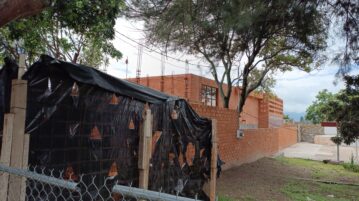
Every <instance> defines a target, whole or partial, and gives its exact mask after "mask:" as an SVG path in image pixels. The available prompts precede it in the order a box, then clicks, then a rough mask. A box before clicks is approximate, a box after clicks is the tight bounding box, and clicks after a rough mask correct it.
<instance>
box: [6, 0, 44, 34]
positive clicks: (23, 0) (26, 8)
mask: <svg viewBox="0 0 359 201" xmlns="http://www.w3.org/2000/svg"><path fill="white" fill-rule="evenodd" d="M47 6H48V1H47V0H0V27H2V26H4V25H6V24H7V23H9V22H11V21H13V20H16V19H20V18H24V17H27V16H31V15H35V14H38V13H40V12H41V11H42V10H43V9H44V8H45V7H47Z"/></svg>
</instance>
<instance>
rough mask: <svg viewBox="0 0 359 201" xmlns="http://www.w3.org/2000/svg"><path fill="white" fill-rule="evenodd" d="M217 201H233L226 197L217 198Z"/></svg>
mask: <svg viewBox="0 0 359 201" xmlns="http://www.w3.org/2000/svg"><path fill="white" fill-rule="evenodd" d="M218 201H234V200H233V199H232V198H229V197H227V196H221V195H220V196H218Z"/></svg>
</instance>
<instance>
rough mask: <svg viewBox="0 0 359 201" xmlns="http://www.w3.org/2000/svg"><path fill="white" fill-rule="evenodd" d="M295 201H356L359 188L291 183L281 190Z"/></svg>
mask: <svg viewBox="0 0 359 201" xmlns="http://www.w3.org/2000/svg"><path fill="white" fill-rule="evenodd" d="M281 191H282V193H284V194H285V195H286V196H288V198H290V199H291V200H293V201H309V200H315V201H354V200H357V199H358V198H359V187H357V186H346V185H335V184H323V183H318V182H297V181H296V182H294V181H292V182H290V183H288V184H287V185H286V186H284V187H283V188H282V189H281Z"/></svg>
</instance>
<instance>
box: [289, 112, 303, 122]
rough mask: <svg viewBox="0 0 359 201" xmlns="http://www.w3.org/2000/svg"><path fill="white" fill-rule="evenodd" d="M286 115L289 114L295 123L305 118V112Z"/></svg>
mask: <svg viewBox="0 0 359 201" xmlns="http://www.w3.org/2000/svg"><path fill="white" fill-rule="evenodd" d="M284 114H287V115H288V116H289V117H290V118H291V119H293V120H294V121H300V117H304V116H305V112H284Z"/></svg>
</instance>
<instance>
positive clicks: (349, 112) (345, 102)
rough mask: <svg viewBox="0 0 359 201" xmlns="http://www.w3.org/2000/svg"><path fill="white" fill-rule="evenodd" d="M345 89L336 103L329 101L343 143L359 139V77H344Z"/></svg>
mask: <svg viewBox="0 0 359 201" xmlns="http://www.w3.org/2000/svg"><path fill="white" fill-rule="evenodd" d="M344 79H345V82H346V89H345V90H343V91H341V92H340V93H339V94H338V97H337V99H338V101H331V102H330V103H329V104H330V106H331V107H332V108H333V110H332V111H333V112H332V114H333V115H334V116H335V120H336V121H337V123H338V128H339V129H338V130H339V133H340V135H341V137H342V138H343V140H344V143H346V144H350V143H353V142H355V140H357V139H359V132H358V131H359V76H358V75H357V76H346V77H344Z"/></svg>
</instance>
